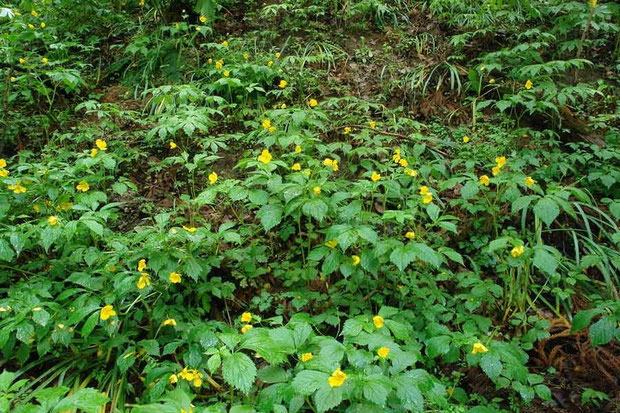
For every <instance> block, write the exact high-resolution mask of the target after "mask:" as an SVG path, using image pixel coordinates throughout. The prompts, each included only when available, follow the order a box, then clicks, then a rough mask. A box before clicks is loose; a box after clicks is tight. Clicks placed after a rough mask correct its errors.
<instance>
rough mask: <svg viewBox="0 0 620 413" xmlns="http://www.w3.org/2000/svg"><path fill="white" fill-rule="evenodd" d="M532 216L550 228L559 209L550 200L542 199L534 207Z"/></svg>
mask: <svg viewBox="0 0 620 413" xmlns="http://www.w3.org/2000/svg"><path fill="white" fill-rule="evenodd" d="M534 214H535V215H536V216H537V217H538V218H540V219H541V220H542V221H543V222H544V223H545V224H547V226H550V225H551V223H552V222H553V221H554V220H555V219H556V218H557V216H558V215H559V214H560V207H559V206H558V204H556V203H555V201H553V200H552V199H549V198H542V199H541V200H540V201H538V202H537V203H536V205H534Z"/></svg>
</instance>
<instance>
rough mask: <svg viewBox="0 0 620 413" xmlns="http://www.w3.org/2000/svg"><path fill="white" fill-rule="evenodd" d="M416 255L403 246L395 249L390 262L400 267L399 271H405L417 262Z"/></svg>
mask: <svg viewBox="0 0 620 413" xmlns="http://www.w3.org/2000/svg"><path fill="white" fill-rule="evenodd" d="M415 258H416V254H415V252H413V251H411V250H410V249H409V248H407V246H406V245H402V246H399V247H396V248H394V250H393V251H392V253H391V254H390V261H391V262H392V263H393V264H394V265H396V266H397V267H398V269H399V270H401V271H403V270H404V269H405V268H407V266H408V265H409V264H411V263H412V262H413V260H415Z"/></svg>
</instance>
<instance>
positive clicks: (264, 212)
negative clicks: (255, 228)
mask: <svg viewBox="0 0 620 413" xmlns="http://www.w3.org/2000/svg"><path fill="white" fill-rule="evenodd" d="M256 216H257V217H258V218H260V222H261V224H263V228H265V231H269V230H270V229H271V228H273V227H275V226H276V225H278V224H279V223H280V221H282V207H280V206H279V205H265V206H263V207H262V208H261V209H260V210H259V211H258V213H257V214H256Z"/></svg>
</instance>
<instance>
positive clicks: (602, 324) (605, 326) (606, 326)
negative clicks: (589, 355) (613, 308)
mask: <svg viewBox="0 0 620 413" xmlns="http://www.w3.org/2000/svg"><path fill="white" fill-rule="evenodd" d="M615 336H616V321H615V320H613V319H612V318H611V317H608V316H605V317H603V318H601V319H600V320H598V321H597V322H596V323H594V324H592V326H591V327H590V341H592V347H598V346H603V345H605V344H607V343H609V342H610V341H611V340H612V339H613V338H614V337H615Z"/></svg>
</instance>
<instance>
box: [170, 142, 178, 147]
mask: <svg viewBox="0 0 620 413" xmlns="http://www.w3.org/2000/svg"><path fill="white" fill-rule="evenodd" d="M176 148H177V144H176V143H174V142H173V141H170V149H176Z"/></svg>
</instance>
